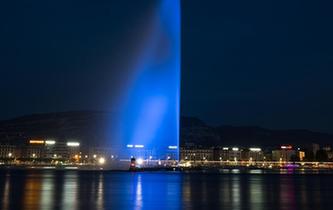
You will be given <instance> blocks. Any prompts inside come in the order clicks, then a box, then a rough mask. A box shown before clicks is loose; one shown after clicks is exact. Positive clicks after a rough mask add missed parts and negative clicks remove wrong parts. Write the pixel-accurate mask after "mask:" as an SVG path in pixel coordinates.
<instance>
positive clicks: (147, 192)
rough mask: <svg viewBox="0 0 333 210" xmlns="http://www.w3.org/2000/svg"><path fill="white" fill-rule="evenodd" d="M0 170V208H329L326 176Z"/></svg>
mask: <svg viewBox="0 0 333 210" xmlns="http://www.w3.org/2000/svg"><path fill="white" fill-rule="evenodd" d="M258 173H259V171H253V173H249V174H242V173H237V174H235V173H234V172H232V173H228V174H221V173H179V172H154V173H153V172H151V173H150V172H145V173H126V172H123V173H121V172H80V171H52V170H46V171H23V170H21V171H0V208H1V209H2V210H20V209H22V210H85V209H96V210H106V209H125V210H126V209H135V210H143V209H147V210H156V209H157V210H164V209H166V210H169V209H235V210H238V209H251V210H264V209H302V210H307V209H312V208H316V209H332V206H333V179H332V178H331V175H327V174H316V175H290V174H258Z"/></svg>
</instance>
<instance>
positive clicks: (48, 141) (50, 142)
mask: <svg viewBox="0 0 333 210" xmlns="http://www.w3.org/2000/svg"><path fill="white" fill-rule="evenodd" d="M55 143H56V141H53V140H46V141H45V144H46V145H54V144H55Z"/></svg>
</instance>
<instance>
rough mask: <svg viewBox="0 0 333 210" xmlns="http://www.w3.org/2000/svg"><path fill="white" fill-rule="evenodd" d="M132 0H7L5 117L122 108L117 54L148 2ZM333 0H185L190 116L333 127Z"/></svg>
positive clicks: (185, 87)
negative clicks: (115, 101) (116, 102)
mask: <svg viewBox="0 0 333 210" xmlns="http://www.w3.org/2000/svg"><path fill="white" fill-rule="evenodd" d="M145 2H147V4H149V3H150V2H152V1H149V0H146V1H145ZM129 3H130V1H122V2H119V1H108V2H99V3H96V2H95V3H91V2H88V1H80V2H76V3H64V2H51V3H50V2H44V1H34V2H30V3H29V4H24V3H22V2H21V1H19V0H17V1H11V2H4V3H2V7H1V9H0V17H1V25H2V26H3V27H2V28H1V29H0V32H1V33H0V38H1V39H0V45H1V46H2V47H1V49H0V55H1V57H0V72H1V75H2V76H1V78H0V89H1V90H2V91H0V98H1V101H2V103H1V104H0V120H5V119H11V118H14V117H19V116H23V115H29V114H33V113H48V112H62V111H70V110H105V111H114V109H115V107H110V106H109V105H110V101H111V100H112V99H111V98H112V97H113V96H114V89H113V84H115V83H117V82H118V81H120V80H119V79H120V78H122V76H123V75H126V74H124V73H122V75H120V73H119V72H120V70H121V72H123V69H117V68H118V66H114V65H113V62H112V61H114V60H122V59H123V60H124V63H123V64H124V65H123V66H126V65H125V63H126V56H128V54H127V50H128V49H130V48H131V47H132V48H135V47H136V46H135V45H134V44H133V43H135V40H132V41H133V42H129V43H122V42H121V40H122V39H123V37H127V36H131V35H132V34H131V32H132V27H135V26H138V27H139V26H140V25H141V24H143V22H142V21H143V20H144V18H142V19H140V18H138V17H142V14H143V13H144V11H147V10H146V9H147V8H146V9H144V8H143V7H142V6H141V7H142V8H141V7H139V6H140V4H137V5H136V6H138V7H139V9H138V8H137V7H136V6H133V2H131V4H129ZM128 5H131V6H128ZM332 6H333V3H332V2H327V3H323V2H304V1H294V2H290V1H279V2H274V1H265V2H259V1H256V2H248V1H244V0H239V1H233V2H221V1H214V0H212V1H209V2H208V3H207V2H206V3H205V4H203V3H202V2H201V1H199V0H191V1H190V0H184V1H183V2H182V94H181V96H182V103H181V104H182V115H184V116H195V117H198V118H200V119H202V120H203V121H205V122H206V123H207V124H210V125H223V124H225V125H235V126H242V125H254V126H260V127H265V128H271V129H286V128H290V129H294V128H295V129H309V130H314V131H322V132H328V133H333V123H332V120H331V119H333V109H332V108H331V107H332V105H333V99H332V98H331V95H332V92H333V84H332V82H331V81H330V80H331V78H332V76H333V73H332V71H331V69H332V68H333V57H332V56H333V40H332V39H331V37H333V29H331V27H329V26H330V25H331V23H332V21H333V14H332V13H331V11H330V8H332ZM117 8H123V9H124V10H123V11H127V12H126V13H123V12H120V11H119V10H118V9H117ZM140 8H141V9H140ZM148 10H149V8H148Z"/></svg>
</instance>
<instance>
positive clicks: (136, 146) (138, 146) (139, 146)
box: [134, 144, 145, 148]
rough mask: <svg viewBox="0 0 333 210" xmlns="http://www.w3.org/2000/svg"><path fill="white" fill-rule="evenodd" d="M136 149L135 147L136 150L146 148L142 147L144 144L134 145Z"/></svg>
mask: <svg viewBox="0 0 333 210" xmlns="http://www.w3.org/2000/svg"><path fill="white" fill-rule="evenodd" d="M134 147H135V148H144V147H145V146H144V145H142V144H136V145H134Z"/></svg>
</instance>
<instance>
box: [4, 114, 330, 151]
mask: <svg viewBox="0 0 333 210" xmlns="http://www.w3.org/2000/svg"><path fill="white" fill-rule="evenodd" d="M111 118H112V114H111V113H108V112H95V111H81V112H80V111H78V112H61V113H47V114H34V115H28V116H23V117H18V118H14V119H11V120H5V121H0V142H2V143H4V142H5V143H10V142H22V143H24V142H26V141H27V140H28V139H32V138H52V139H57V140H60V141H67V140H78V141H80V142H82V144H84V145H87V146H103V145H105V143H106V142H107V141H109V140H108V135H107V131H108V128H109V122H110V119H111ZM180 139H181V144H182V145H197V146H199V145H200V146H203V147H209V146H277V145H281V144H295V145H300V146H302V145H306V144H310V143H319V144H321V145H331V143H332V142H333V135H332V134H328V133H321V132H313V131H309V130H301V129H290V130H272V129H266V128H261V127H256V126H230V125H224V126H217V127H213V126H209V125H207V124H206V123H204V122H203V121H201V120H200V119H198V118H194V117H182V118H181V138H180Z"/></svg>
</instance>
